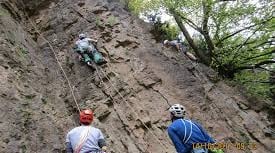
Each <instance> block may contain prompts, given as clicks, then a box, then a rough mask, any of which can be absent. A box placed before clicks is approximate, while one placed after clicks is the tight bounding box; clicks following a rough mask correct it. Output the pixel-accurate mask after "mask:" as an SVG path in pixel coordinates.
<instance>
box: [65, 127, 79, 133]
mask: <svg viewBox="0 0 275 153" xmlns="http://www.w3.org/2000/svg"><path fill="white" fill-rule="evenodd" d="M80 128H81V126H78V127H75V128H73V129H71V131H69V132H68V134H71V133H74V132H76V131H79V130H80Z"/></svg>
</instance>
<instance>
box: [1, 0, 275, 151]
mask: <svg viewBox="0 0 275 153" xmlns="http://www.w3.org/2000/svg"><path fill="white" fill-rule="evenodd" d="M21 2H22V1H3V2H1V8H0V20H1V22H0V31H1V33H0V35H1V39H0V45H1V48H0V53H1V54H0V72H1V75H0V79H1V82H0V87H1V89H0V100H1V103H0V109H1V111H0V115H1V116H0V133H1V139H0V146H1V147H0V152H42V153H44V152H45V153H46V152H64V149H65V146H64V140H65V135H66V133H67V132H68V131H69V130H70V129H71V128H73V127H74V126H77V125H78V118H77V107H76V105H75V103H74V100H73V97H72V95H71V91H70V89H69V87H68V82H67V81H66V79H65V77H64V75H63V73H62V71H61V70H60V67H59V65H58V63H57V62H56V58H57V59H58V60H59V61H60V62H61V65H62V67H63V69H64V71H65V72H66V74H67V76H68V79H69V80H70V83H71V85H72V89H73V92H74V94H75V97H76V99H77V101H78V103H79V105H80V107H81V108H84V107H85V108H87V107H88V108H92V109H93V110H94V111H95V116H96V119H95V121H94V123H93V126H96V127H98V128H100V129H102V131H103V133H104V134H105V136H106V139H107V142H108V145H109V148H110V152H113V153H122V152H125V153H126V152H129V153H139V152H140V153H164V152H168V153H171V152H175V150H174V147H173V146H172V145H171V142H170V140H169V138H168V136H167V134H166V128H167V126H168V125H169V118H168V117H169V116H168V114H167V108H169V105H170V104H173V103H181V104H183V105H185V106H186V108H187V109H188V116H189V117H190V118H192V119H196V120H199V121H200V122H201V123H202V124H203V125H204V126H205V127H206V128H207V130H208V131H209V132H210V133H211V135H213V136H214V137H215V138H216V139H217V140H218V141H227V142H229V141H230V142H251V143H252V142H253V143H255V144H256V146H257V149H256V150H250V151H249V150H245V152H253V153H262V152H274V150H272V149H273V148H274V147H273V146H272V145H273V144H274V133H272V128H271V127H273V128H274V123H273V122H271V121H270V119H268V117H267V116H268V115H267V114H266V113H265V112H262V111H261V110H259V111H257V112H255V111H254V110H252V109H251V108H250V107H249V105H247V100H246V99H245V98H244V97H243V96H242V95H240V94H239V93H238V92H236V91H235V90H234V89H233V88H231V87H229V86H227V85H226V84H224V83H223V82H222V81H220V80H219V79H217V76H216V75H215V73H213V71H211V70H210V69H209V68H206V67H205V66H203V65H201V64H194V63H191V62H190V61H189V60H187V58H185V57H184V56H183V55H178V54H177V53H175V52H173V51H171V50H168V49H165V48H163V47H162V46H161V45H160V44H156V43H155V40H153V39H152V36H151V34H150V33H149V31H150V29H149V28H150V25H148V24H146V23H144V22H142V21H141V20H139V19H137V18H136V17H133V16H131V15H130V13H129V12H127V11H126V10H125V9H124V7H123V6H121V4H120V3H119V1H110V0H93V1H90V0H81V1H73V0H66V1H65V0H63V1H62V0H56V1H23V2H24V4H25V5H24V6H22V5H20V4H22V3H21ZM24 7H25V9H23V8H24ZM27 15H28V17H29V18H27ZM34 26H35V27H37V28H38V29H35V28H34ZM37 30H38V31H39V32H40V34H39V33H38V32H37ZM80 32H86V33H87V34H88V35H89V36H91V37H92V38H95V39H98V44H97V47H98V49H99V50H100V51H101V52H102V53H103V55H104V57H105V58H106V60H107V61H108V65H105V66H103V67H98V69H97V71H92V70H91V69H89V68H88V67H86V66H85V65H84V64H81V63H80V62H79V61H78V60H77V58H76V55H75V54H74V53H73V52H72V46H73V43H74V41H75V40H76V38H77V35H78V34H79V33H80ZM44 38H46V39H47V40H48V41H49V43H50V44H51V45H52V47H53V49H54V51H55V53H56V54H54V52H53V50H51V47H50V46H49V44H48V42H47V41H45V39H44ZM211 81H212V82H211ZM214 82H215V83H214ZM272 125H273V126H272ZM234 149H235V150H228V151H227V152H244V151H243V150H238V149H237V148H234Z"/></svg>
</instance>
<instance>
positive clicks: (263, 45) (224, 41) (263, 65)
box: [129, 0, 275, 98]
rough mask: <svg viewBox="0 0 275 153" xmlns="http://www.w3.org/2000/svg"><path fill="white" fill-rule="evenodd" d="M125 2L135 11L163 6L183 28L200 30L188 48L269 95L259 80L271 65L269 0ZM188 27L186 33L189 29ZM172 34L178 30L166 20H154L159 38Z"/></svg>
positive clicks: (274, 50) (273, 45)
mask: <svg viewBox="0 0 275 153" xmlns="http://www.w3.org/2000/svg"><path fill="white" fill-rule="evenodd" d="M129 6H130V10H132V11H133V12H134V13H135V14H140V13H143V14H145V15H146V13H147V12H150V11H151V12H157V11H158V10H163V11H166V13H167V14H170V15H173V16H174V17H175V16H177V17H179V18H180V20H181V21H182V23H183V26H185V27H187V25H188V26H189V27H191V28H193V30H195V31H196V32H197V33H199V37H198V38H196V39H195V38H191V39H192V41H194V42H195V43H194V45H190V46H191V47H192V49H193V50H194V51H195V49H196V48H198V50H199V51H197V52H196V53H200V52H202V53H203V54H202V55H203V56H205V57H206V59H211V61H210V62H207V63H211V66H212V68H214V69H215V70H216V71H218V72H219V74H220V75H222V76H225V77H229V78H234V80H236V81H237V82H239V83H241V84H243V85H244V86H245V87H246V89H247V90H248V91H249V93H251V94H255V95H258V96H261V97H264V98H267V97H268V96H269V95H270V88H271V83H268V82H267V81H266V83H262V82H263V81H262V80H267V78H268V76H269V75H270V70H272V67H273V70H274V67H275V66H274V63H275V62H273V61H274V60H273V59H274V58H275V57H274V54H275V35H274V31H275V26H274V25H275V18H274V11H273V10H274V8H273V5H272V3H270V1H252V0H248V1H216V0H189V1H187V0H129ZM177 24H178V25H180V24H179V23H177ZM182 29H183V28H182ZM186 29H187V33H188V34H189V32H190V28H186ZM175 34H178V28H176V27H173V26H170V23H157V22H156V23H155V32H154V35H157V36H158V37H156V38H157V40H158V41H160V40H163V39H174V38H175V37H176V35H175ZM189 35H190V34H189ZM186 39H187V38H186ZM189 42H190V41H189ZM194 46H195V47H194ZM198 56H201V55H198ZM272 63H273V65H272ZM252 70H253V71H252ZM259 79H260V80H259Z"/></svg>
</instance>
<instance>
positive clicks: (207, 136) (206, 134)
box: [192, 121, 215, 143]
mask: <svg viewBox="0 0 275 153" xmlns="http://www.w3.org/2000/svg"><path fill="white" fill-rule="evenodd" d="M192 122H193V123H194V124H195V125H197V127H198V128H199V129H200V130H201V132H202V134H203V135H204V137H205V138H206V139H207V140H208V141H210V143H214V142H215V141H214V140H213V138H212V137H210V136H209V134H208V133H207V132H206V130H205V129H204V128H203V127H202V126H201V125H200V124H199V123H198V122H196V121H192Z"/></svg>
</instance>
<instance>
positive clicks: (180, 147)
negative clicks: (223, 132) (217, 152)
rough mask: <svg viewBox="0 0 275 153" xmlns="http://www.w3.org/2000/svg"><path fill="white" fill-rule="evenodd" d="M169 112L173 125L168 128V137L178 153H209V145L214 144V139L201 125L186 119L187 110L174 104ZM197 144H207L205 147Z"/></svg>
mask: <svg viewBox="0 0 275 153" xmlns="http://www.w3.org/2000/svg"><path fill="white" fill-rule="evenodd" d="M169 112H170V117H171V120H172V124H171V125H170V126H169V127H168V135H169V137H170V139H171V140H172V142H173V144H174V145H175V148H176V150H177V152H178V153H208V150H207V143H214V141H213V139H212V138H211V137H210V136H209V135H208V133H207V132H206V131H205V130H204V129H203V128H202V126H201V125H200V124H198V123H197V122H195V121H191V120H188V119H185V118H184V117H185V113H186V111H185V108H184V107H183V106H182V105H180V104H174V105H173V106H171V107H170V108H169ZM196 144H205V146H204V145H196ZM194 146H195V147H194ZM197 146H202V148H199V147H198V148H197Z"/></svg>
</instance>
